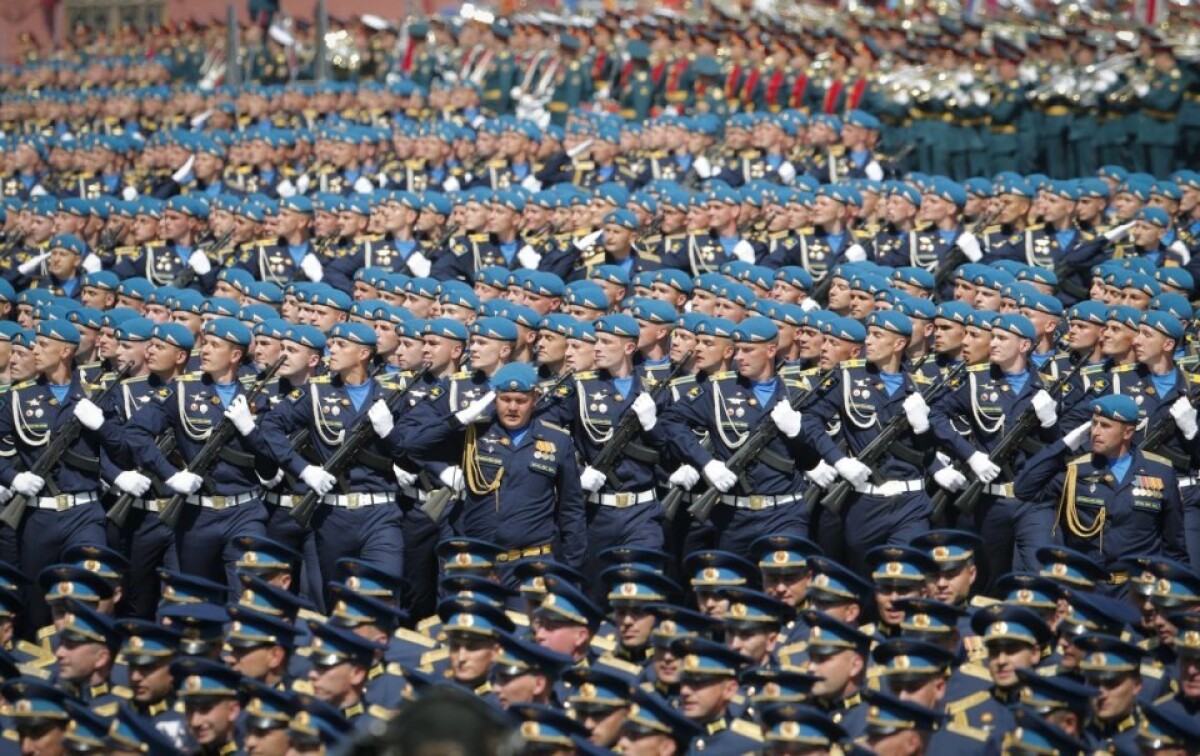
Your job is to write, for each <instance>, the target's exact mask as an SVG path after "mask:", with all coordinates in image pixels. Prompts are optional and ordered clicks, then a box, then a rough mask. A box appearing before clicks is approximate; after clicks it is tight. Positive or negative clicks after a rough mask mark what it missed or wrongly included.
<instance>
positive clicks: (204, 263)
mask: <svg viewBox="0 0 1200 756" xmlns="http://www.w3.org/2000/svg"><path fill="white" fill-rule="evenodd" d="M187 262H188V267H189V268H191V269H192V270H194V271H196V274H197V275H201V276H206V275H208V274H209V273H210V272H212V263H211V262H210V261H209V259H208V255H206V254H204V250H202V249H198V250H196V251H195V252H193V253H192V254H190V255H188V261H187Z"/></svg>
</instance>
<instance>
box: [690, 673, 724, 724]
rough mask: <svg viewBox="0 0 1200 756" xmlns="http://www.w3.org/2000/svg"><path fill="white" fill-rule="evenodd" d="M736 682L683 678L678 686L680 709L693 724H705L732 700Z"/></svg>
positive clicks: (718, 678) (718, 679)
mask: <svg viewBox="0 0 1200 756" xmlns="http://www.w3.org/2000/svg"><path fill="white" fill-rule="evenodd" d="M736 692H737V680H731V679H727V678H723V677H715V678H709V677H697V678H685V679H684V680H683V682H682V683H681V684H680V686H679V700H680V704H681V706H680V708H682V709H683V715H684V716H685V717H687V718H688V719H690V720H692V721H694V722H705V721H708V720H710V719H713V718H714V717H716V716H718V715H719V714H721V712H723V711H724V710H725V707H726V706H727V705H728V704H729V702H730V701H732V700H733V696H734V694H735V693H736Z"/></svg>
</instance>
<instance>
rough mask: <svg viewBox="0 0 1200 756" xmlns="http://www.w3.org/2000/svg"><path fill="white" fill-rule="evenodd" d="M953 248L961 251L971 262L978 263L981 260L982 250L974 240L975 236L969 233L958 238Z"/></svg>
mask: <svg viewBox="0 0 1200 756" xmlns="http://www.w3.org/2000/svg"><path fill="white" fill-rule="evenodd" d="M954 244H955V246H957V247H958V248H959V249H961V250H962V253H963V254H964V255H966V256H967V259H968V260H970V261H971V262H979V261H980V260H982V259H983V250H981V249H980V248H979V240H978V239H976V238H975V234H973V233H971V232H970V231H968V232H966V233H964V234H963V235H961V236H959V237H958V239H957V240H955V242H954Z"/></svg>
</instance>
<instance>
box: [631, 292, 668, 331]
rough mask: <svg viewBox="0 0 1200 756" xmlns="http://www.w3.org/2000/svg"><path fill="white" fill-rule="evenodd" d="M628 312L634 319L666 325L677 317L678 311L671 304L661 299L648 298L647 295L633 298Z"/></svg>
mask: <svg viewBox="0 0 1200 756" xmlns="http://www.w3.org/2000/svg"><path fill="white" fill-rule="evenodd" d="M630 314H631V315H633V317H634V319H635V320H642V321H645V322H647V323H658V324H668V325H673V324H674V323H675V319H676V318H677V317H679V313H678V312H676V311H675V308H674V307H672V306H671V305H669V304H667V303H666V302H664V301H662V300H661V299H650V298H647V297H638V298H636V299H634V304H633V307H632V309H631V311H630Z"/></svg>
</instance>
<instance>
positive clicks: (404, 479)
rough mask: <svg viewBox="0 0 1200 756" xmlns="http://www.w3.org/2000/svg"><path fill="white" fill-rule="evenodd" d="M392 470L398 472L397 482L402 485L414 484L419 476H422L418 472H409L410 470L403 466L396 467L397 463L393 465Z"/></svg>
mask: <svg viewBox="0 0 1200 756" xmlns="http://www.w3.org/2000/svg"><path fill="white" fill-rule="evenodd" d="M392 472H394V473H396V482H397V483H399V484H400V485H401V486H402V487H408V486H411V485H413V484H414V483H416V482H417V478H418V477H420V476H418V475H417V474H416V473H413V472H409V471H408V470H405V469H404V468H402V467H396V466H395V465H392Z"/></svg>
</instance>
